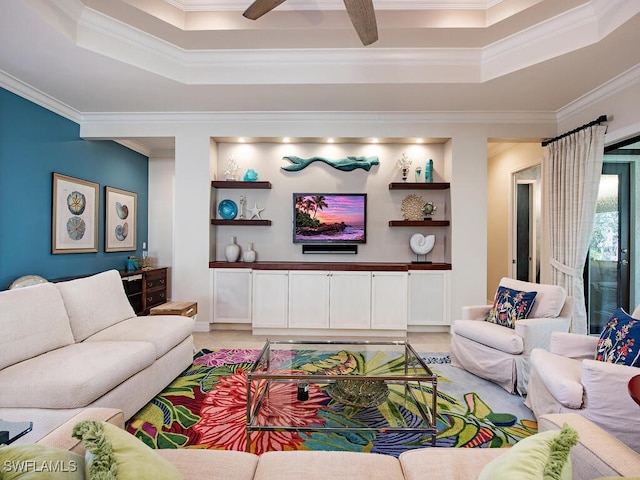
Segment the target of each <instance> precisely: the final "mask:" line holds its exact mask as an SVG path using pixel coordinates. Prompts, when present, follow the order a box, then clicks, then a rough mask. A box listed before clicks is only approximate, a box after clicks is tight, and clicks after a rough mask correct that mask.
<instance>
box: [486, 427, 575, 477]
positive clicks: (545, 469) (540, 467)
mask: <svg viewBox="0 0 640 480" xmlns="http://www.w3.org/2000/svg"><path fill="white" fill-rule="evenodd" d="M576 443H578V433H577V432H576V431H575V430H574V429H573V428H572V427H570V426H569V425H566V424H565V425H564V426H563V427H562V430H560V431H558V430H551V431H548V432H543V433H537V434H536V435H532V436H531V437H527V438H525V439H524V440H521V441H519V442H518V443H516V444H515V445H514V446H513V447H511V448H510V449H509V451H508V452H507V453H505V454H504V455H502V456H500V457H498V458H496V459H495V460H492V461H491V462H490V463H488V464H487V465H486V466H485V467H484V468H483V469H482V471H481V472H480V475H479V476H478V480H495V479H498V478H505V479H506V478H514V479H515V478H517V479H518V480H539V479H541V478H544V479H545V480H571V458H570V456H569V452H570V449H571V447H573V446H574V445H575V444H576Z"/></svg>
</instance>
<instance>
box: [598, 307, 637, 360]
mask: <svg viewBox="0 0 640 480" xmlns="http://www.w3.org/2000/svg"><path fill="white" fill-rule="evenodd" d="M596 360H600V361H601V362H609V363H620V364H622V365H630V366H632V367H640V320H638V319H636V318H633V317H632V316H631V315H629V314H628V313H627V312H625V311H624V309H622V308H619V309H618V310H616V311H615V313H614V314H613V316H612V317H611V319H610V320H609V322H608V323H607V325H606V327H604V329H603V330H602V334H601V335H600V340H598V346H597V348H596Z"/></svg>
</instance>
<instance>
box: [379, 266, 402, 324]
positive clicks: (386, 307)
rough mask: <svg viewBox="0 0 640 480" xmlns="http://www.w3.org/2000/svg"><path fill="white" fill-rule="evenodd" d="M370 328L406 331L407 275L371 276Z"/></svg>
mask: <svg viewBox="0 0 640 480" xmlns="http://www.w3.org/2000/svg"><path fill="white" fill-rule="evenodd" d="M371 328H372V329H386V330H406V329H407V274H406V273H405V272H373V273H372V274H371Z"/></svg>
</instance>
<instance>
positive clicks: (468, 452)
mask: <svg viewBox="0 0 640 480" xmlns="http://www.w3.org/2000/svg"><path fill="white" fill-rule="evenodd" d="M86 419H91V420H99V421H102V422H108V423H111V424H114V425H117V426H118V427H120V428H122V427H123V425H124V416H123V415H122V412H120V411H118V410H116V409H87V410H84V411H83V412H81V413H80V414H78V415H77V416H76V417H74V418H72V419H71V420H69V421H68V422H67V423H65V424H64V425H62V426H60V427H59V428H57V429H56V430H55V431H53V432H52V433H50V434H49V435H47V436H46V437H44V438H42V439H41V440H40V441H39V442H38V444H40V445H43V446H48V447H56V448H61V449H64V450H69V451H72V452H75V453H77V454H80V455H84V452H85V451H84V446H83V443H82V442H81V441H80V440H79V439H77V438H73V437H72V431H73V428H74V426H75V425H77V424H78V422H81V421H83V420H86ZM538 421H539V428H540V431H542V432H548V431H551V430H560V429H561V428H562V426H563V425H564V424H565V423H567V424H569V425H570V426H571V427H573V428H574V429H575V430H576V431H577V433H578V437H579V440H578V444H577V445H575V446H574V447H573V448H572V449H571V464H572V469H573V479H574V480H593V479H598V478H602V477H618V476H620V477H622V476H624V477H630V478H633V477H640V455H639V454H637V453H636V452H634V451H633V450H631V449H630V448H628V447H627V446H625V445H624V444H623V443H621V442H620V441H619V440H617V439H616V438H615V437H613V436H612V435H609V434H608V433H607V432H605V431H604V430H602V429H600V428H599V427H597V426H596V425H594V424H593V423H591V422H590V421H589V420H587V419H585V418H584V417H583V416H581V415H578V414H574V413H569V414H553V415H545V416H543V417H541V418H540V419H538ZM122 433H123V434H125V435H129V434H127V433H126V432H122ZM131 438H132V439H133V440H135V438H133V437H131ZM135 441H136V442H138V441H137V440H135ZM138 443H140V444H142V442H138ZM143 448H144V449H147V447H146V446H144V447H143ZM148 450H149V451H148V455H151V456H152V457H153V458H155V456H159V457H161V458H162V459H163V461H165V460H166V461H168V462H169V463H170V464H171V465H170V466H171V467H172V468H174V467H175V469H177V471H178V473H179V474H181V475H182V477H183V478H184V479H185V480H190V479H193V480H203V479H207V480H275V479H277V480H300V479H304V480H335V479H336V478H348V479H359V480H365V479H366V480H419V479H425V478H437V479H438V480H465V479H476V478H478V475H479V474H480V472H481V471H482V470H483V468H485V466H486V465H487V464H488V463H489V462H491V461H492V460H494V459H497V458H499V457H501V456H503V455H506V454H508V453H509V452H510V450H511V449H507V448H439V447H438V448H422V449H418V450H412V451H409V452H405V453H403V454H402V455H401V456H400V458H399V459H397V458H395V457H392V456H387V455H379V454H370V453H355V452H329V451H317V452H312V451H286V452H268V453H264V454H262V455H260V456H257V455H254V454H252V453H247V452H236V451H225V450H203V449H165V450H150V449H148ZM528 453H529V452H527V454H528ZM120 454H121V453H118V454H117V455H120ZM153 461H155V460H151V461H147V462H141V463H144V464H143V465H142V466H141V468H142V469H143V471H144V469H145V468H149V464H150V463H152V462H153ZM129 468H131V463H129ZM134 468H135V467H134ZM129 473H131V470H129ZM491 478H492V480H500V479H497V478H495V476H494V477H491ZM501 478H507V477H501ZM508 478H522V477H521V476H510V477H508ZM527 478H529V477H527ZM540 478H542V477H540Z"/></svg>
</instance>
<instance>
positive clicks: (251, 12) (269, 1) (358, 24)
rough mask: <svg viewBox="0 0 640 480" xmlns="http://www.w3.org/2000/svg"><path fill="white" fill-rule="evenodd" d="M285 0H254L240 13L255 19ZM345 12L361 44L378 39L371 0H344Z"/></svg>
mask: <svg viewBox="0 0 640 480" xmlns="http://www.w3.org/2000/svg"><path fill="white" fill-rule="evenodd" d="M284 1H285V0H255V1H254V2H253V3H252V4H251V5H250V6H249V8H247V9H246V10H245V12H244V13H243V14H242V15H244V16H245V17H247V18H248V19H251V20H257V19H258V18H260V17H261V16H262V15H264V14H265V13H267V12H270V11H271V10H273V9H274V8H276V7H277V6H278V5H280V4H281V3H283V2H284ZM344 5H345V7H347V13H348V14H349V18H350V19H351V23H353V27H354V28H355V29H356V32H357V34H358V36H359V37H360V41H362V44H363V45H371V44H372V43H373V42H375V41H376V40H378V26H377V24H376V14H375V11H374V9H373V1H372V0H344Z"/></svg>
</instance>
